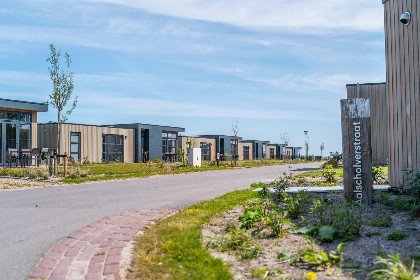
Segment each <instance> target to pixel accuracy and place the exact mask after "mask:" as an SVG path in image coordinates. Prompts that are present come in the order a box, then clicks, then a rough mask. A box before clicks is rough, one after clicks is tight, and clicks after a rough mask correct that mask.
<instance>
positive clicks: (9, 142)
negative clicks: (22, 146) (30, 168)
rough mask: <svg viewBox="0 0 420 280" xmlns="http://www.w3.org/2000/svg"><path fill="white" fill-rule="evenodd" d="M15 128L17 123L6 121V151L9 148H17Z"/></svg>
mask: <svg viewBox="0 0 420 280" xmlns="http://www.w3.org/2000/svg"><path fill="white" fill-rule="evenodd" d="M17 130H18V129H17V124H15V123H6V152H8V151H9V149H19V143H18V139H17V135H18V133H17Z"/></svg>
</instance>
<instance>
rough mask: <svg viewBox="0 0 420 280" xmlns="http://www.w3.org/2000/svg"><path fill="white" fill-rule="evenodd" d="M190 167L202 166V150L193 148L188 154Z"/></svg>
mask: <svg viewBox="0 0 420 280" xmlns="http://www.w3.org/2000/svg"><path fill="white" fill-rule="evenodd" d="M188 165H192V166H201V149H200V148H191V149H190V151H189V153H188Z"/></svg>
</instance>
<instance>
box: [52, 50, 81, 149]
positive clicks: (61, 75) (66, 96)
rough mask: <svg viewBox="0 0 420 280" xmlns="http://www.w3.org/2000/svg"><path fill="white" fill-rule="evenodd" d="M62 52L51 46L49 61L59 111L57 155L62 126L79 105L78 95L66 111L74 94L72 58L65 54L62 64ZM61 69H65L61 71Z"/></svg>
mask: <svg viewBox="0 0 420 280" xmlns="http://www.w3.org/2000/svg"><path fill="white" fill-rule="evenodd" d="M60 57H61V51H60V50H57V49H56V48H55V47H54V45H53V44H50V57H49V58H47V61H48V62H49V63H50V64H51V65H50V67H48V70H49V71H50V78H51V81H52V82H53V92H52V93H51V94H50V100H51V104H52V106H53V107H54V108H55V109H57V147H56V148H57V153H59V152H60V151H59V147H60V131H61V125H62V124H63V123H64V122H66V121H67V119H68V116H69V115H70V114H71V113H72V112H73V110H74V108H76V105H77V95H76V96H75V97H74V99H73V102H72V105H71V106H69V108H67V109H66V106H67V103H68V102H69V101H70V100H71V98H72V94H73V88H74V86H73V72H71V70H70V64H71V62H72V61H71V56H70V55H69V54H68V53H67V52H65V53H64V57H65V63H63V62H61V63H60ZM61 67H62V68H63V69H61Z"/></svg>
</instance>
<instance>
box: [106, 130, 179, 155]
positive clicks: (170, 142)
mask: <svg viewBox="0 0 420 280" xmlns="http://www.w3.org/2000/svg"><path fill="white" fill-rule="evenodd" d="M114 126H115V127H120V128H132V129H134V130H135V145H136V146H135V159H136V161H135V162H146V161H148V160H151V161H155V159H156V158H157V159H159V160H163V161H171V162H175V161H178V134H179V132H185V128H182V127H172V126H161V125H154V124H142V123H132V124H115V125H114Z"/></svg>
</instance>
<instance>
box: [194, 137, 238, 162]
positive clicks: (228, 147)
mask: <svg viewBox="0 0 420 280" xmlns="http://www.w3.org/2000/svg"><path fill="white" fill-rule="evenodd" d="M198 137H204V138H212V139H216V153H220V156H221V159H222V160H223V159H224V160H231V155H232V154H236V155H238V151H236V152H235V151H234V150H235V147H237V148H238V147H239V145H238V143H236V145H235V137H234V136H227V135H199V136H198ZM236 140H237V141H240V140H242V137H238V136H236ZM225 154H228V155H229V156H228V157H227V158H225V157H224V155H225Z"/></svg>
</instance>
